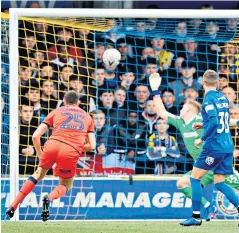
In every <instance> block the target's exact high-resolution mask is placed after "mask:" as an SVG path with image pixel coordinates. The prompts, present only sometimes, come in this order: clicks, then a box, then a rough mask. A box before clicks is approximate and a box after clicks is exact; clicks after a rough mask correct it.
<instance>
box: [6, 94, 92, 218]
mask: <svg viewBox="0 0 239 233" xmlns="http://www.w3.org/2000/svg"><path fill="white" fill-rule="evenodd" d="M78 100H79V96H78V94H77V93H76V92H75V91H69V92H67V93H66V94H65V96H64V99H63V101H64V107H61V108H58V109H55V110H53V111H52V112H51V113H50V114H49V115H48V116H47V117H46V118H45V120H44V121H43V122H42V123H41V124H40V125H39V127H38V128H37V130H36V131H35V132H34V134H33V137H32V140H33V143H34V146H35V149H36V151H37V154H38V156H39V158H40V162H39V166H38V168H37V170H36V171H35V172H34V173H33V175H32V176H30V177H29V178H28V180H27V181H26V182H25V183H24V184H23V186H22V188H21V190H20V192H19V193H18V195H17V197H16V198H15V200H14V201H13V203H12V204H11V205H10V207H9V208H8V209H7V211H6V215H7V216H8V217H10V218H12V217H13V215H14V212H15V210H16V208H17V207H18V205H19V203H20V202H21V201H22V200H23V199H24V198H25V197H26V196H27V195H28V194H29V193H30V192H31V191H32V190H33V189H34V187H35V185H36V184H37V182H38V181H40V180H42V179H43V178H44V176H45V175H46V174H47V172H48V170H49V169H50V168H52V166H53V165H54V164H55V163H56V167H55V175H57V176H59V181H60V182H59V185H58V186H57V187H55V189H54V190H53V191H52V192H51V193H50V194H49V195H45V196H44V197H43V200H42V201H43V211H42V214H41V217H42V220H43V221H47V220H48V219H49V215H50V212H49V205H50V201H53V200H55V199H58V198H60V197H62V196H64V195H65V194H66V192H67V191H68V190H69V189H70V188H71V186H72V183H73V180H74V176H75V171H76V164H77V161H78V157H79V155H80V154H81V153H82V152H83V151H88V150H93V149H95V146H96V140H95V133H94V123H93V120H92V118H91V117H90V115H89V114H88V113H86V112H85V111H84V110H82V109H81V108H79V107H78ZM49 127H53V130H52V135H51V136H50V138H49V139H48V141H47V142H46V143H45V145H44V148H43V150H42V149H41V143H40V138H41V136H42V135H43V134H44V133H45V132H46V131H47V130H48V128H49ZM86 141H87V143H86V144H85V142H86Z"/></svg>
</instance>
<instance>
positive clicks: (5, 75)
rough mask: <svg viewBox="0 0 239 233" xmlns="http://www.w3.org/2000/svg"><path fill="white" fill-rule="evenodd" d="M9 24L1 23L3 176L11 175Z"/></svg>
mask: <svg viewBox="0 0 239 233" xmlns="http://www.w3.org/2000/svg"><path fill="white" fill-rule="evenodd" d="M8 27H9V25H8V22H7V21H3V20H2V21H1V41H2V43H1V71H2V72H1V127H2V129H1V174H2V175H3V176H5V175H9V85H8V80H9V57H8V50H9V43H8V42H9V36H8Z"/></svg>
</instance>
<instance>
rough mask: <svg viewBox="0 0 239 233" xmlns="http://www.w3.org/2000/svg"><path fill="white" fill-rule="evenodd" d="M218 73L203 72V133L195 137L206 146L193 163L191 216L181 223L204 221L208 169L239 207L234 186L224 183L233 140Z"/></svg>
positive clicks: (229, 164)
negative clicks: (203, 183) (202, 211)
mask: <svg viewBox="0 0 239 233" xmlns="http://www.w3.org/2000/svg"><path fill="white" fill-rule="evenodd" d="M218 80H219V77H218V74H217V73H216V72H215V71H213V70H207V71H206V72H205V73H204V75H203V88H204V90H205V98H204V100H203V103H202V109H201V114H202V119H203V129H204V135H203V136H202V138H199V139H197V140H195V143H194V145H195V146H196V147H198V146H199V145H200V144H201V143H203V149H202V152H201V153H200V155H199V157H198V158H197V159H196V161H195V163H194V167H193V170H192V174H191V178H190V182H191V187H192V208H193V213H192V217H191V218H189V219H188V220H186V221H184V222H181V223H180V224H181V225H182V226H196V225H201V224H202V220H201V216H200V205H201V199H202V187H201V183H200V181H201V179H202V177H203V176H204V175H205V174H206V173H207V172H208V171H209V170H211V171H213V172H214V183H215V188H216V189H218V190H219V191H220V192H222V193H223V194H224V195H225V197H226V198H227V199H228V200H229V201H230V202H231V203H232V204H233V205H234V206H235V207H236V208H237V209H238V212H239V196H238V195H237V194H236V192H235V191H234V189H233V188H231V187H230V186H228V185H227V184H225V182H224V181H225V175H230V174H233V169H232V164H233V149H234V148H233V147H234V146H233V141H232V138H231V134H230V130H229V122H230V114H229V101H228V100H227V98H226V97H225V96H224V94H223V93H221V92H219V91H217V86H218Z"/></svg>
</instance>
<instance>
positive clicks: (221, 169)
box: [194, 149, 233, 175]
mask: <svg viewBox="0 0 239 233" xmlns="http://www.w3.org/2000/svg"><path fill="white" fill-rule="evenodd" d="M232 164H233V153H218V152H212V151H210V150H207V149H203V150H202V151H201V153H200V155H199V156H198V158H197V159H196V161H195V163H194V167H197V168H200V169H204V170H207V171H209V170H211V171H213V172H214V174H222V175H231V174H233V168H232Z"/></svg>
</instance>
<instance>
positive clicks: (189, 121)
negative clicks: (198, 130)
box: [184, 116, 196, 125]
mask: <svg viewBox="0 0 239 233" xmlns="http://www.w3.org/2000/svg"><path fill="white" fill-rule="evenodd" d="M195 117H196V116H193V117H192V118H191V119H190V120H188V121H187V122H186V121H184V124H185V125H188V124H190V123H191V122H192V121H193V120H194V119H195Z"/></svg>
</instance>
